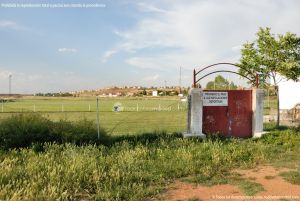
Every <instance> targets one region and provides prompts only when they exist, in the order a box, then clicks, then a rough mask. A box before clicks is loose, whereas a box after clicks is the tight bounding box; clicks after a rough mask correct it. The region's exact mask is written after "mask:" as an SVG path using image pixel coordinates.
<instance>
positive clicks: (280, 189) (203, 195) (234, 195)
mask: <svg viewBox="0 0 300 201" xmlns="http://www.w3.org/2000/svg"><path fill="white" fill-rule="evenodd" d="M284 171H289V170H287V169H279V170H277V169H275V168H273V167H271V166H263V167H258V168H255V169H251V170H239V171H237V173H239V174H240V175H241V177H242V178H245V179H248V180H251V181H254V182H256V183H260V184H262V186H263V188H264V189H265V190H264V191H261V192H259V193H257V194H256V195H254V196H248V197H247V196H245V195H244V193H243V192H242V190H240V189H239V188H238V187H237V186H233V185H229V184H226V185H216V186H212V187H206V186H201V185H193V184H188V183H183V182H179V181H177V182H175V184H174V185H173V186H172V187H171V189H170V190H169V191H168V192H167V193H166V195H165V199H166V200H170V201H179V200H195V201H196V200H201V201H209V200H215V201H217V200H240V201H242V200H279V201H287V200H290V201H292V200H297V201H298V200H299V201H300V185H294V184H290V183H288V182H287V181H285V180H284V179H283V178H282V177H281V176H279V174H280V173H281V172H284Z"/></svg>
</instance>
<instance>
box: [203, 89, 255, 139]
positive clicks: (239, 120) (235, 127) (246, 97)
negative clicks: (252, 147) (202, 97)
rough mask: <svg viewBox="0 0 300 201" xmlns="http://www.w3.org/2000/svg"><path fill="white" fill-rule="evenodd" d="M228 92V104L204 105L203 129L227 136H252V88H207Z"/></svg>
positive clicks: (208, 132) (209, 132)
mask: <svg viewBox="0 0 300 201" xmlns="http://www.w3.org/2000/svg"><path fill="white" fill-rule="evenodd" d="M204 92H227V93H228V100H227V101H228V104H227V106H203V120H202V123H203V124H202V125H203V127H202V131H203V133H205V134H211V133H220V134H221V135H224V136H226V137H240V138H247V137H251V136H252V90H205V91H204Z"/></svg>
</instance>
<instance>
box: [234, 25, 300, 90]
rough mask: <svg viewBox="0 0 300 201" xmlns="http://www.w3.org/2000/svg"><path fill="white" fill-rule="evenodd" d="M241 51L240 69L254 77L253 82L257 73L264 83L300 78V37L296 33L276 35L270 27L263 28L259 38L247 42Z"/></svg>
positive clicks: (276, 82) (259, 32)
mask: <svg viewBox="0 0 300 201" xmlns="http://www.w3.org/2000/svg"><path fill="white" fill-rule="evenodd" d="M241 53H242V56H241V59H240V64H239V65H240V66H241V67H242V68H241V69H240V70H239V73H241V74H243V75H245V76H247V77H249V78H250V79H251V80H253V82H252V84H253V85H254V84H255V75H256V73H260V76H261V80H262V81H263V82H264V83H266V81H267V80H269V81H271V82H272V83H273V84H274V85H275V86H277V84H278V83H279V82H280V81H281V79H282V78H285V79H287V80H289V79H291V80H294V81H299V76H300V38H299V37H298V36H297V35H296V34H293V33H290V32H287V33H286V34H284V35H278V36H275V35H274V34H272V33H271V29H270V28H260V29H259V31H258V33H257V39H256V40H255V41H254V42H250V43H249V42H247V43H245V44H244V45H243V49H242V50H241ZM245 69H247V71H246V70H245ZM279 75H280V76H279Z"/></svg>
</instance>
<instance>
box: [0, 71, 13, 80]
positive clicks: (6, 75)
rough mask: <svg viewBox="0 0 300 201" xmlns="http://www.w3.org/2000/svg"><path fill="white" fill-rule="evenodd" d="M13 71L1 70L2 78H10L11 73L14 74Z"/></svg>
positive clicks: (0, 75)
mask: <svg viewBox="0 0 300 201" xmlns="http://www.w3.org/2000/svg"><path fill="white" fill-rule="evenodd" d="M12 74H13V72H12V71H6V70H5V71H0V78H1V79H8V77H9V75H12Z"/></svg>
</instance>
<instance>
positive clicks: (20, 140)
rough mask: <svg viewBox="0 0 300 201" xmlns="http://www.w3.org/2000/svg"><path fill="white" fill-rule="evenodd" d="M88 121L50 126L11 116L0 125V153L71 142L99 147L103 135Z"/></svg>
mask: <svg viewBox="0 0 300 201" xmlns="http://www.w3.org/2000/svg"><path fill="white" fill-rule="evenodd" d="M95 127H96V126H95V125H94V123H93V122H92V121H87V120H85V119H84V120H81V121H78V122H68V121H59V122H53V121H50V120H48V119H46V118H44V117H42V116H40V115H37V114H29V115H28V114H26V115H23V114H21V115H15V116H12V117H9V118H7V119H4V120H3V121H1V122H0V147H2V148H4V149H9V148H20V147H28V146H30V145H31V144H34V143H45V142H57V143H65V142H72V143H75V144H85V143H97V144H98V143H101V142H104V141H105V139H106V133H105V131H104V130H103V129H101V130H100V136H101V138H100V139H98V136H97V129H96V128H95Z"/></svg>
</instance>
